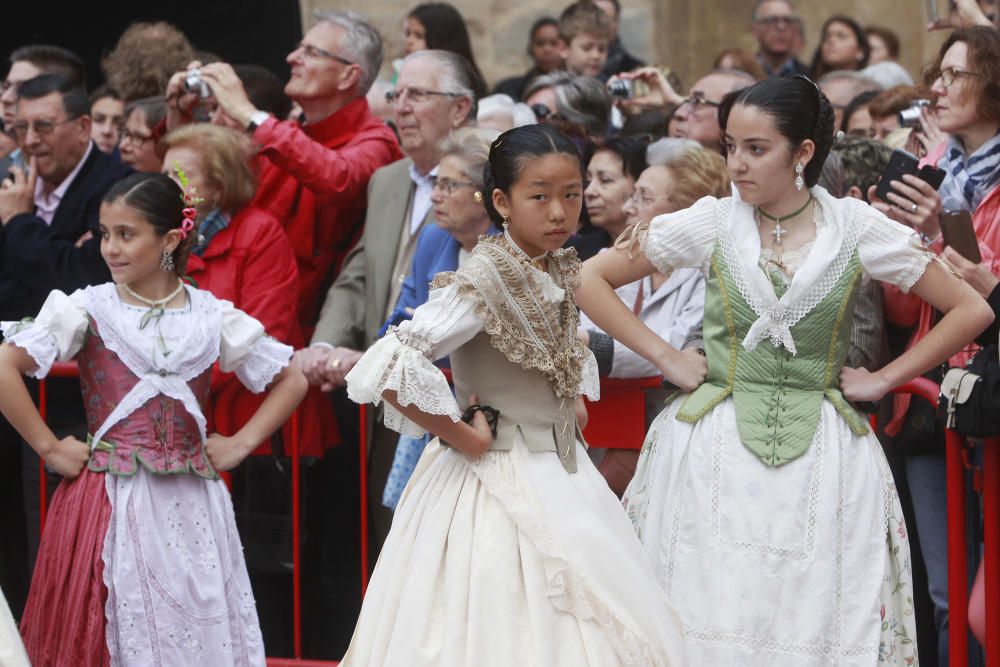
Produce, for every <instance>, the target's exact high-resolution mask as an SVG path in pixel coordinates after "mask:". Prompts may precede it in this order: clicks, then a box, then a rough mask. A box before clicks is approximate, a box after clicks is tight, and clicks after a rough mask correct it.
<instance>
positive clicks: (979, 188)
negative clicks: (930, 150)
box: [938, 133, 1000, 212]
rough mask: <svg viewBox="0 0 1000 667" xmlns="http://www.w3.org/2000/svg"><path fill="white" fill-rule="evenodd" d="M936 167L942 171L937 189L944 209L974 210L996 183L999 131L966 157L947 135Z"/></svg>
mask: <svg viewBox="0 0 1000 667" xmlns="http://www.w3.org/2000/svg"><path fill="white" fill-rule="evenodd" d="M938 166H939V167H941V168H942V169H944V170H945V172H946V174H945V178H944V182H942V183H941V190H940V192H941V203H942V205H943V206H944V210H946V211H957V210H960V209H964V210H966V211H970V212H973V211H975V210H976V209H977V208H979V204H980V203H982V201H983V199H985V198H986V195H988V194H989V193H990V191H992V190H993V188H995V187H996V186H997V185H998V184H1000V133H998V134H996V135H994V136H993V138H992V139H990V140H989V141H987V142H986V143H985V144H983V145H982V146H980V147H979V150H977V151H976V152H975V153H973V154H972V155H969V156H966V154H965V149H964V148H963V147H962V144H961V143H960V142H959V141H958V139H956V138H955V137H950V138H949V139H948V148H947V150H946V151H945V154H944V156H942V158H941V161H940V162H939V163H938Z"/></svg>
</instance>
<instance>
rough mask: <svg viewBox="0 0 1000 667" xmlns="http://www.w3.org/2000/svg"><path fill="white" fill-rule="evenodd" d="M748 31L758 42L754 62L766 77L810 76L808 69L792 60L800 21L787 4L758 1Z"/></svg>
mask: <svg viewBox="0 0 1000 667" xmlns="http://www.w3.org/2000/svg"><path fill="white" fill-rule="evenodd" d="M750 29H751V31H752V32H753V35H754V37H756V38H757V45H758V49H757V62H759V63H760V65H761V67H763V68H764V71H765V72H766V73H767V74H768V76H790V75H793V74H808V73H809V68H808V67H806V66H805V65H803V64H802V63H801V62H799V60H798V58H796V57H795V56H796V53H795V49H796V47H797V46H798V44H799V43H800V40H799V36H800V35H801V34H802V19H801V18H799V16H798V15H797V14H796V13H795V8H794V7H793V6H792V3H791V2H789V0H757V2H756V3H755V4H754V8H753V15H752V17H751V24H750Z"/></svg>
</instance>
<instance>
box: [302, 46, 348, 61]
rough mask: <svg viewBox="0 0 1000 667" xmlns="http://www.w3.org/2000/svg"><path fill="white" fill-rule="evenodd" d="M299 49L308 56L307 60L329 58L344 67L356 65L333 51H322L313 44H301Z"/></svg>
mask: <svg viewBox="0 0 1000 667" xmlns="http://www.w3.org/2000/svg"><path fill="white" fill-rule="evenodd" d="M299 48H300V49H302V52H303V53H304V54H306V58H311V59H313V60H319V59H320V58H329V59H330V60H336V61H337V62H338V63H341V64H343V65H353V64H354V63H353V62H352V61H350V60H348V59H347V58H345V57H343V56H338V55H337V54H336V53H334V52H333V51H327V50H326V49H321V48H319V47H318V46H313V45H312V44H307V43H305V42H299Z"/></svg>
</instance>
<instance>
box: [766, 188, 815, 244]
mask: <svg viewBox="0 0 1000 667" xmlns="http://www.w3.org/2000/svg"><path fill="white" fill-rule="evenodd" d="M812 202H813V196H812V195H811V194H810V195H809V199H807V200H806V203H805V204H803V205H802V206H800V207H799V208H798V209H796V210H795V211H793V212H792V213H789V214H788V215H771V214H770V213H768V212H767V211H765V210H764V209H762V208H761V207H760V206H757V207H756V211H757V213H758V214H759V215H762V216H764V217H765V218H767V219H768V220H774V231H772V232H771V234H772V235H773V236H774V245H776V246H780V245H781V243H782V241H781V237H783V236H784V235H785V234H787V233H788V230H787V229H785V228H784V227H782V226H781V223H782V222H784V221H786V220H791V219H792V218H794V217H795V216H797V215H798V214H799V213H801V212H802V211H804V210H806V208H808V207H809V204H811V203H812ZM757 225H758V226H759V225H760V217H759V216H758V218H757Z"/></svg>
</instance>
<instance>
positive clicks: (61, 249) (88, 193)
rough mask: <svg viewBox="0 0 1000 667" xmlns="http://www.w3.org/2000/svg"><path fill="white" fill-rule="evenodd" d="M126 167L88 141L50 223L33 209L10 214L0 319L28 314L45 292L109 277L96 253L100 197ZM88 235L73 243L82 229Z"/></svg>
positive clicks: (1, 259)
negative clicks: (84, 156)
mask: <svg viewBox="0 0 1000 667" xmlns="http://www.w3.org/2000/svg"><path fill="white" fill-rule="evenodd" d="M131 172H132V170H131V168H130V167H127V166H126V165H124V164H122V163H121V162H120V161H118V160H117V159H115V158H113V157H111V156H109V155H106V154H105V153H103V152H101V150H100V149H98V148H97V146H96V145H94V144H93V143H91V151H90V155H89V156H87V160H86V162H84V163H83V166H82V167H81V168H80V171H79V172H78V173H77V175H76V177H75V178H74V179H73V182H72V183H71V184H70V186H69V189H67V190H66V194H65V195H63V198H62V200H61V201H60V202H59V208H57V209H56V212H55V215H54V216H53V218H52V224H51V225H47V224H45V221H44V220H42V219H41V218H39V217H38V216H37V215H35V214H33V213H22V214H20V215H16V216H14V217H13V218H11V220H10V221H9V222H8V223H7V224H6V225H4V227H3V230H2V231H0V320H19V319H21V318H24V317H28V316H34V315H35V314H36V313H37V312H38V310H39V309H40V308H41V307H42V304H43V303H44V302H45V299H46V297H47V296H48V294H49V292H51V291H52V290H54V289H60V290H62V291H64V292H66V293H67V294H69V293H72V292H73V291H75V290H77V289H79V288H81V287H85V286H87V285H97V284H100V283H105V282H107V281H109V280H110V279H111V274H110V272H109V271H108V267H107V265H105V263H104V259H103V258H102V257H101V235H100V233H99V232H98V221H99V220H98V218H99V214H100V209H101V199H102V198H103V197H104V195H105V193H107V191H108V190H109V189H111V186H112V185H113V184H114V183H115V182H116V181H118V180H119V179H121V178H124V177H125V176H127V175H128V174H130V173H131ZM88 231H89V232H91V233H92V234H93V238H92V239H90V240H88V241H86V242H84V243H83V244H82V245H81V246H80V247H79V248H78V247H76V242H77V241H78V240H79V239H80V237H82V236H83V235H84V234H85V233H86V232H88Z"/></svg>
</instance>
